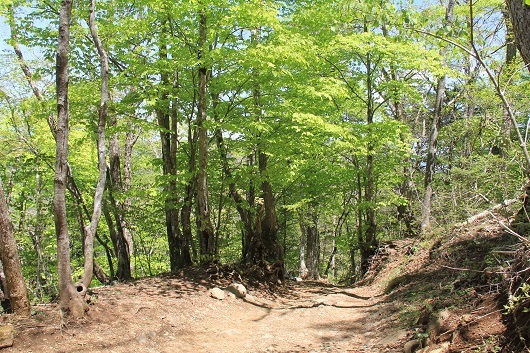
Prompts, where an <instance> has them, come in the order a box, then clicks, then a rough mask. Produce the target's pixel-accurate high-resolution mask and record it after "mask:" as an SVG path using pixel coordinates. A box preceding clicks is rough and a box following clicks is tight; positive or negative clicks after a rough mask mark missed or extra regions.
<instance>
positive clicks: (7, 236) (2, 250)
mask: <svg viewBox="0 0 530 353" xmlns="http://www.w3.org/2000/svg"><path fill="white" fill-rule="evenodd" d="M0 261H1V262H2V265H3V272H4V275H5V286H3V288H2V290H3V291H4V300H6V298H9V302H10V307H11V309H12V310H13V312H14V313H15V314H17V315H23V316H29V315H30V313H31V305H30V302H29V297H28V291H27V288H26V283H25V282H24V277H23V276H22V266H21V264H20V259H19V257H18V251H17V243H16V241H15V236H14V232H13V224H12V223H11V217H10V215H9V206H8V205H7V201H6V198H5V195H4V186H3V185H2V180H1V179H0Z"/></svg>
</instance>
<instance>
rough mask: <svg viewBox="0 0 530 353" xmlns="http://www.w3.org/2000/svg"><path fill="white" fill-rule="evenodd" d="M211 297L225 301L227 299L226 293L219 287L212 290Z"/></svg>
mask: <svg viewBox="0 0 530 353" xmlns="http://www.w3.org/2000/svg"><path fill="white" fill-rule="evenodd" d="M210 296H211V297H212V298H215V299H219V300H223V299H224V298H225V292H224V291H223V290H222V289H221V288H218V287H215V288H212V289H210Z"/></svg>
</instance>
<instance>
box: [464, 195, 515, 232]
mask: <svg viewBox="0 0 530 353" xmlns="http://www.w3.org/2000/svg"><path fill="white" fill-rule="evenodd" d="M518 200H519V199H517V198H515V199H511V200H504V201H503V202H501V203H500V204H498V205H495V206H493V207H492V208H490V209H487V210H486V211H482V212H480V213H478V214H476V215H474V216H471V217H469V218H468V219H467V220H465V221H464V222H462V223H457V224H456V226H457V227H463V226H465V225H468V224H471V223H475V222H477V221H480V220H482V219H484V218H486V217H487V216H490V215H491V214H492V213H493V212H496V211H499V210H502V209H503V208H506V207H508V206H510V205H511V204H513V203H515V202H517V201H518Z"/></svg>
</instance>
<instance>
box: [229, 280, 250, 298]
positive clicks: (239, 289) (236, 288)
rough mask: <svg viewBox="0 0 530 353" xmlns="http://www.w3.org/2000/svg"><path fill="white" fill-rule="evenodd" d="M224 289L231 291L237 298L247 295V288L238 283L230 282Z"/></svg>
mask: <svg viewBox="0 0 530 353" xmlns="http://www.w3.org/2000/svg"><path fill="white" fill-rule="evenodd" d="M226 290H227V291H228V292H230V293H233V294H234V295H235V296H236V297H237V298H245V297H246V296H247V289H246V288H245V286H244V285H242V284H240V283H232V284H231V285H229V286H228V287H227V288H226Z"/></svg>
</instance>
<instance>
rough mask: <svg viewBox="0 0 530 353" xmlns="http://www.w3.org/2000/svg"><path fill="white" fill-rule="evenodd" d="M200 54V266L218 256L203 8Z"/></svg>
mask: <svg viewBox="0 0 530 353" xmlns="http://www.w3.org/2000/svg"><path fill="white" fill-rule="evenodd" d="M198 17H199V43H198V47H199V53H198V59H199V60H201V61H202V62H201V63H200V67H199V87H198V97H199V102H198V105H197V128H198V129H199V141H198V143H199V156H198V157H199V161H198V162H199V163H198V167H199V168H198V170H197V209H198V212H199V214H198V215H197V216H198V224H199V240H200V260H201V263H205V264H207V263H210V262H212V261H213V260H214V257H215V237H214V230H213V226H212V223H211V220H210V203H209V200H208V145H209V143H208V130H207V127H206V126H205V123H206V108H207V104H208V102H207V87H208V68H207V67H206V63H205V62H204V54H205V51H206V40H207V38H206V34H207V18H206V13H205V12H204V8H202V7H201V9H199V14H198Z"/></svg>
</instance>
